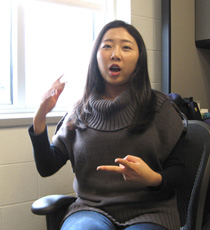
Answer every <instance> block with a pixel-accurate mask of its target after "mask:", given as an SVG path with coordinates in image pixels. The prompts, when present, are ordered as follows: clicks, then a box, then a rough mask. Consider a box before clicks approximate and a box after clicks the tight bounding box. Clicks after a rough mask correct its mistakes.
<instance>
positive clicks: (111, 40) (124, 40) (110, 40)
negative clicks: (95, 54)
mask: <svg viewBox="0 0 210 230" xmlns="http://www.w3.org/2000/svg"><path fill="white" fill-rule="evenodd" d="M113 41H114V40H113V39H111V38H107V39H105V40H103V41H102V42H113ZM121 42H129V43H131V44H134V42H132V41H130V40H127V39H122V40H121Z"/></svg>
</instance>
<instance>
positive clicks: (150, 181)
mask: <svg viewBox="0 0 210 230" xmlns="http://www.w3.org/2000/svg"><path fill="white" fill-rule="evenodd" d="M115 163H118V164H119V166H117V165H116V166H115V165H102V166H99V167H97V170H103V171H109V172H116V173H121V174H122V175H123V177H124V180H125V181H133V182H137V183H140V184H141V185H143V186H158V185H160V184H161V182H162V176H161V175H160V174H159V173H157V172H155V171H153V170H152V169H151V168H150V167H149V166H148V165H147V164H146V163H145V162H144V161H143V160H142V159H141V158H139V157H136V156H131V155H128V156H126V157H125V158H117V159H116V160H115Z"/></svg>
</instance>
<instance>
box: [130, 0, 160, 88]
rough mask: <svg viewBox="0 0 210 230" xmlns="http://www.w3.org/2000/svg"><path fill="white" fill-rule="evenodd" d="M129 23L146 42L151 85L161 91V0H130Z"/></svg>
mask: <svg viewBox="0 0 210 230" xmlns="http://www.w3.org/2000/svg"><path fill="white" fill-rule="evenodd" d="M131 24H132V25H134V26H135V27H136V28H137V29H138V30H139V32H140V33H141V35H142V37H143V39H144V42H145V44H146V48H147V55H148V66H149V76H150V80H151V83H152V87H153V88H154V89H157V90H160V91H161V75H162V72H161V0H131Z"/></svg>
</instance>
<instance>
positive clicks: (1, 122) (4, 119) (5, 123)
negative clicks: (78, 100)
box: [0, 112, 65, 128]
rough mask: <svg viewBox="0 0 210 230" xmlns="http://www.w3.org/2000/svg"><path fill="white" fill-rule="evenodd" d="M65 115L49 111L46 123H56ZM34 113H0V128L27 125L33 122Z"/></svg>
mask: <svg viewBox="0 0 210 230" xmlns="http://www.w3.org/2000/svg"><path fill="white" fill-rule="evenodd" d="M64 115H65V113H63V112H51V113H49V115H48V116H47V124H48V125H56V124H57V123H58V121H59V120H60V119H61V118H62V117H63V116H64ZM33 117H34V113H20V114H0V128H2V127H3V128H7V127H17V126H29V125H31V124H32V122H33Z"/></svg>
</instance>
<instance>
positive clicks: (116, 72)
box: [109, 64, 121, 76]
mask: <svg viewBox="0 0 210 230" xmlns="http://www.w3.org/2000/svg"><path fill="white" fill-rule="evenodd" d="M120 71H121V68H120V66H119V65H117V64H112V65H111V66H110V67H109V72H110V74H111V75H112V76H117V75H119V74H120Z"/></svg>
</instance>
